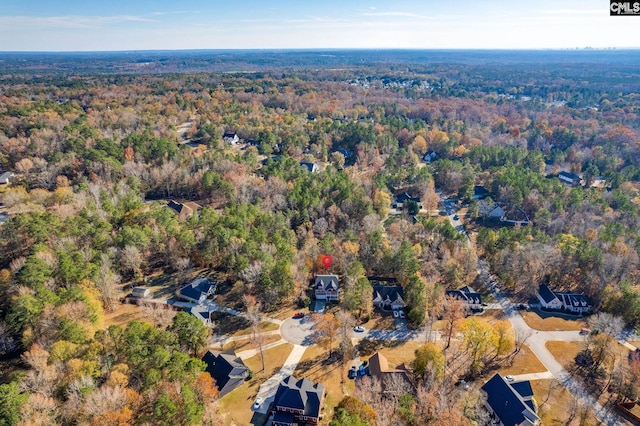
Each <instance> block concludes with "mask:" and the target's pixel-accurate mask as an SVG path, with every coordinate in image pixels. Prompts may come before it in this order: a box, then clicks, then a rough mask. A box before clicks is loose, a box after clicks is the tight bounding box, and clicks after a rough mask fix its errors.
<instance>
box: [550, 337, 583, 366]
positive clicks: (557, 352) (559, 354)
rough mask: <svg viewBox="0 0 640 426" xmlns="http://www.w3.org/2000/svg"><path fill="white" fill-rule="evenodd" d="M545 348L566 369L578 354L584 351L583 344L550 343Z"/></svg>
mask: <svg viewBox="0 0 640 426" xmlns="http://www.w3.org/2000/svg"><path fill="white" fill-rule="evenodd" d="M545 346H546V347H547V349H548V350H549V352H551V354H552V355H553V357H554V358H555V359H556V361H558V362H559V363H560V364H561V365H562V366H563V367H564V368H567V366H570V365H571V364H572V363H573V362H574V359H575V357H576V355H578V352H580V351H581V350H582V349H584V343H583V342H562V341H549V342H547V343H546V345H545Z"/></svg>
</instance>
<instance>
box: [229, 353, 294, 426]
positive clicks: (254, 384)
mask: <svg viewBox="0 0 640 426" xmlns="http://www.w3.org/2000/svg"><path fill="white" fill-rule="evenodd" d="M292 349H293V345H291V344H289V343H286V344H283V345H279V346H276V347H275V348H271V349H268V350H266V351H265V352H264V364H265V368H264V371H262V363H261V362H260V355H256V356H254V357H252V358H249V359H247V360H245V361H244V363H245V364H246V366H247V367H249V369H250V370H251V372H252V373H253V377H252V378H251V379H249V380H247V381H246V382H244V383H243V384H242V386H240V387H239V388H237V389H235V390H234V391H233V392H231V393H228V394H227V395H225V396H224V397H223V398H220V401H219V406H218V408H219V412H220V413H224V414H223V416H224V424H225V426H229V425H231V424H234V423H235V424H237V425H243V426H245V425H250V424H252V423H251V421H252V418H253V411H251V404H253V401H254V400H255V398H256V396H257V394H258V389H259V388H260V385H261V384H262V383H264V382H265V381H266V380H267V379H268V378H269V377H271V376H273V375H274V374H275V373H277V372H278V371H280V368H282V365H283V364H284V362H285V361H286V359H287V357H288V356H289V354H290V353H291V350H292Z"/></svg>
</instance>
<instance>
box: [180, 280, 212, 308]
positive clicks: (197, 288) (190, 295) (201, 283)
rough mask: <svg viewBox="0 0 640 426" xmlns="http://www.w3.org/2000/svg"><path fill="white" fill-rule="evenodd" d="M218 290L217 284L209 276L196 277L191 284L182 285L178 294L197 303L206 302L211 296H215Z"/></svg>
mask: <svg viewBox="0 0 640 426" xmlns="http://www.w3.org/2000/svg"><path fill="white" fill-rule="evenodd" d="M215 292H216V285H215V284H214V283H212V282H211V281H210V280H209V279H208V278H202V277H200V278H196V279H195V280H193V281H191V282H190V283H189V284H187V285H185V286H184V287H182V288H181V289H180V290H179V292H178V296H179V297H180V298H182V299H185V300H188V301H189V302H193V303H196V304H201V303H204V302H205V301H206V300H207V299H208V298H209V296H213V295H214V294H215Z"/></svg>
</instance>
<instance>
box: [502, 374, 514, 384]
mask: <svg viewBox="0 0 640 426" xmlns="http://www.w3.org/2000/svg"><path fill="white" fill-rule="evenodd" d="M504 378H505V379H507V382H513V380H514V378H513V376H512V375H511V374H509V375H508V376H504Z"/></svg>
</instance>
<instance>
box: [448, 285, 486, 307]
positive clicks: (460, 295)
mask: <svg viewBox="0 0 640 426" xmlns="http://www.w3.org/2000/svg"><path fill="white" fill-rule="evenodd" d="M445 295H446V296H449V297H453V298H456V299H458V300H461V301H462V302H464V307H465V308H466V309H468V310H472V311H478V310H482V296H481V295H480V293H478V292H477V291H476V290H475V289H474V288H473V287H469V286H468V285H466V286H464V287H462V288H461V289H458V290H447V291H445Z"/></svg>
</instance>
